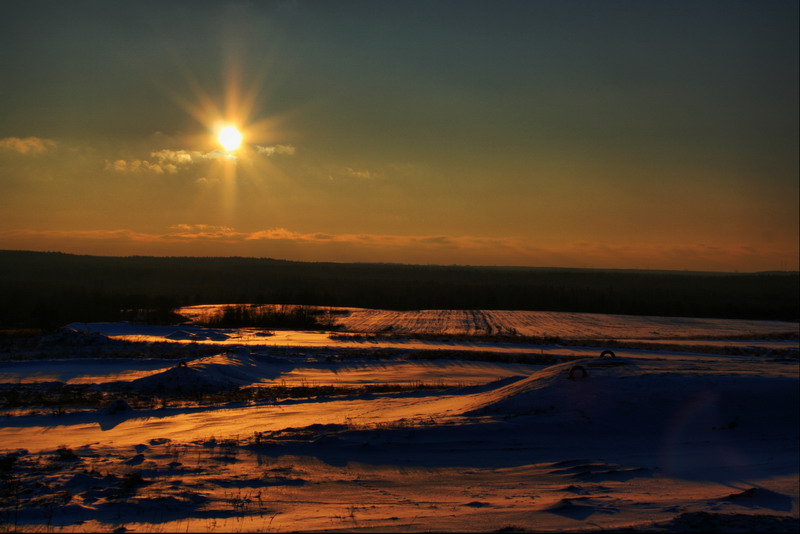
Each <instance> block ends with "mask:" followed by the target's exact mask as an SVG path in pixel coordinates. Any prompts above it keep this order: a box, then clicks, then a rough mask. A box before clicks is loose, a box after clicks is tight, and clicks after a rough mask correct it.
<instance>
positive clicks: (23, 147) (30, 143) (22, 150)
mask: <svg viewBox="0 0 800 534" xmlns="http://www.w3.org/2000/svg"><path fill="white" fill-rule="evenodd" d="M55 146H56V142H55V141H53V140H52V139H44V138H42V137H6V138H3V139H0V149H3V150H11V151H12V152H17V153H19V154H40V153H42V152H44V151H46V150H48V149H50V148H53V147H55Z"/></svg>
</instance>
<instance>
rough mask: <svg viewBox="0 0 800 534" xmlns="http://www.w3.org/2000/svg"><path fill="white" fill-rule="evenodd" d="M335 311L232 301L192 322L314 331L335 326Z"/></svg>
mask: <svg viewBox="0 0 800 534" xmlns="http://www.w3.org/2000/svg"><path fill="white" fill-rule="evenodd" d="M335 318H336V312H335V311H334V310H333V309H331V308H318V307H316V306H295V305H289V304H234V305H230V306H224V307H222V308H221V309H219V310H216V311H214V312H211V313H208V314H207V315H205V316H202V317H199V318H197V319H195V320H194V321H192V322H193V323H194V324H199V325H202V326H206V327H211V328H240V327H261V328H288V329H296V330H314V329H327V330H330V329H332V328H334V323H335V320H336V319H335Z"/></svg>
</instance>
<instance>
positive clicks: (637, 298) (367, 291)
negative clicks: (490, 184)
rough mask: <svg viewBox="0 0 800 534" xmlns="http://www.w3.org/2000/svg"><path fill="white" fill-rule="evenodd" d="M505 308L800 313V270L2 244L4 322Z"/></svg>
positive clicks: (0, 322) (782, 316)
mask: <svg viewBox="0 0 800 534" xmlns="http://www.w3.org/2000/svg"><path fill="white" fill-rule="evenodd" d="M252 302H262V303H266V302H268V303H285V304H301V305H317V306H352V307H364V308H382V309H396V310H415V309H488V310H492V309H495V310H497V309H505V310H548V311H569V312H592V313H614V314H631V315H664V316H676V317H719V318H746V319H777V320H789V321H796V320H797V319H798V318H799V317H800V275H798V273H796V272H769V273H751V274H741V273H708V272H682V271H630V270H592V269H545V268H511V267H507V268H502V267H460V266H415V265H397V264H361V263H356V264H347V263H304V262H292V261H282V260H272V259H256V258H152V257H127V258H115V257H95V256H76V255H70V254H62V253H43V252H21V251H0V326H3V327H6V328H29V327H36V328H46V329H47V328H54V327H57V326H60V325H63V324H66V323H68V322H74V321H86V322H90V321H117V320H123V319H127V320H141V321H146V322H150V323H158V322H167V323H172V322H175V320H176V318H175V317H174V316H173V315H172V310H174V309H176V308H178V307H181V306H188V305H193V304H208V303H223V304H230V303H233V304H238V303H252Z"/></svg>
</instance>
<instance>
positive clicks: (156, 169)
mask: <svg viewBox="0 0 800 534" xmlns="http://www.w3.org/2000/svg"><path fill="white" fill-rule="evenodd" d="M218 157H222V155H221V153H218V152H205V153H204V152H199V151H196V150H194V151H188V150H169V149H164V150H156V151H153V152H151V153H150V158H151V159H149V160H146V159H132V160H124V159H118V160H115V161H108V160H106V163H105V167H104V169H105V170H107V171H115V172H149V173H153V174H177V173H178V171H180V170H183V169H185V168H187V167H190V166H192V165H196V164H198V163H201V162H203V161H207V160H211V159H215V158H218Z"/></svg>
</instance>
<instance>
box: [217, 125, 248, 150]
mask: <svg viewBox="0 0 800 534" xmlns="http://www.w3.org/2000/svg"><path fill="white" fill-rule="evenodd" d="M217 141H219V144H220V145H222V148H224V149H225V151H226V152H233V151H234V150H236V149H237V148H239V147H240V146H241V145H242V133H241V132H240V131H239V130H238V129H237V128H236V126H232V125H228V126H225V127H224V128H222V129H220V131H219V133H218V134H217Z"/></svg>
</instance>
